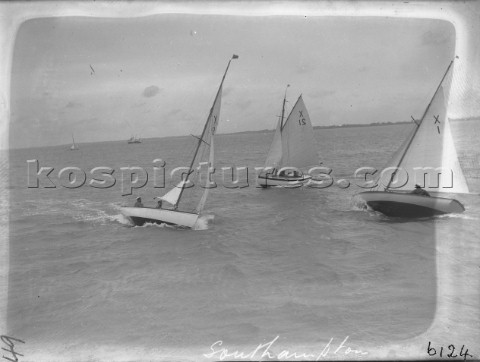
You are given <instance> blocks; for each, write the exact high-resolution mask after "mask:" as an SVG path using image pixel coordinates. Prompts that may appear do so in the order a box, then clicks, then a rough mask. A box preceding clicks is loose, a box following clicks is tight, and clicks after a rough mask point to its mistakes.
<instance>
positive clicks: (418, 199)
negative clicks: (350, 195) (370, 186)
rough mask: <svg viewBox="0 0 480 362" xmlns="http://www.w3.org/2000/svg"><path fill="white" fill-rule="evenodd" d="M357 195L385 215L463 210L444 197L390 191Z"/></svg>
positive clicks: (433, 213) (398, 215)
mask: <svg viewBox="0 0 480 362" xmlns="http://www.w3.org/2000/svg"><path fill="white" fill-rule="evenodd" d="M357 196H358V197H359V198H360V199H361V200H363V201H364V202H365V203H366V204H367V205H368V206H369V207H370V208H371V209H373V210H375V211H379V212H381V213H382V214H385V215H387V216H397V217H409V218H415V217H429V216H434V215H442V214H451V213H462V212H463V211H465V208H464V207H463V205H462V204H461V203H460V202H458V201H457V200H455V199H449V198H446V197H435V196H423V195H418V194H412V193H401V192H392V191H367V192H361V193H359V194H358V195H357Z"/></svg>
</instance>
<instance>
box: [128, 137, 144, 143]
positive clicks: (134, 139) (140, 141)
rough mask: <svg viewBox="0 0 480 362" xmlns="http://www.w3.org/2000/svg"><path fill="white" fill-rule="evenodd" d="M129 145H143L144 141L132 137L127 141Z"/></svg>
mask: <svg viewBox="0 0 480 362" xmlns="http://www.w3.org/2000/svg"><path fill="white" fill-rule="evenodd" d="M127 142H128V143H142V140H141V139H140V138H137V136H132V137H130V139H129V140H128V141H127Z"/></svg>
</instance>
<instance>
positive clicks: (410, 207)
mask: <svg viewBox="0 0 480 362" xmlns="http://www.w3.org/2000/svg"><path fill="white" fill-rule="evenodd" d="M452 64H453V61H452V62H451V63H450V65H449V66H448V68H447V70H446V72H445V74H444V76H443V78H442V80H441V82H440V84H439V86H438V87H437V90H436V91H435V93H434V95H433V98H432V100H431V101H430V103H429V104H428V106H427V108H426V109H425V112H424V114H423V116H422V118H421V119H420V120H418V121H417V120H414V122H415V125H414V129H413V130H412V132H411V134H410V136H409V137H408V138H407V139H406V140H405V142H404V144H403V145H402V146H401V147H400V149H399V150H398V151H397V153H395V154H394V156H393V157H392V159H391V160H390V161H389V163H388V166H393V169H394V170H395V171H394V172H393V173H392V174H391V175H388V174H386V175H383V176H381V178H379V179H378V180H377V182H379V186H378V187H381V186H382V185H386V186H384V189H383V190H378V189H377V190H376V191H366V192H361V193H359V194H358V195H357V197H358V198H359V199H360V200H361V201H363V202H364V203H365V204H366V205H367V206H368V207H370V208H371V209H373V210H374V211H378V212H381V213H383V214H385V215H387V216H399V217H412V218H417V217H429V216H434V215H442V214H449V213H462V212H463V211H464V210H465V208H464V206H463V205H462V204H461V203H460V202H459V201H457V200H455V199H451V198H446V197H439V196H432V195H430V193H432V194H433V193H435V194H436V193H468V192H469V191H468V185H467V182H466V180H465V176H464V175H463V172H462V169H461V167H460V163H459V161H458V157H457V152H456V150H455V145H454V143H453V138H452V134H451V131H450V124H449V122H448V118H447V116H446V115H447V104H448V94H447V95H446V94H445V90H444V86H443V83H444V81H445V79H446V78H447V76H448V75H450V81H451V72H450V71H451V68H452ZM446 83H447V82H446ZM445 88H447V87H445ZM447 89H449V87H448V88H447ZM427 175H429V177H427ZM427 182H429V185H427ZM397 185H399V186H397ZM420 185H423V186H420ZM424 189H425V190H424ZM412 190H413V191H412ZM429 192H430V193H429Z"/></svg>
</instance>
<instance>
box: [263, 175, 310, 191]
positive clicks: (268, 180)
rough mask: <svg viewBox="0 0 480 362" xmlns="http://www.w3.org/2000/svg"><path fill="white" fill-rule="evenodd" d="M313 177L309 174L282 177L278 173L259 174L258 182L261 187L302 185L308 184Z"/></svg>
mask: <svg viewBox="0 0 480 362" xmlns="http://www.w3.org/2000/svg"><path fill="white" fill-rule="evenodd" d="M311 178H312V177H311V176H309V175H303V176H300V177H282V176H277V175H270V174H268V175H259V176H258V178H257V183H258V184H259V185H260V186H261V187H264V188H265V187H270V186H277V187H300V186H303V185H304V184H306V183H307V182H308V181H309V180H310V179H311Z"/></svg>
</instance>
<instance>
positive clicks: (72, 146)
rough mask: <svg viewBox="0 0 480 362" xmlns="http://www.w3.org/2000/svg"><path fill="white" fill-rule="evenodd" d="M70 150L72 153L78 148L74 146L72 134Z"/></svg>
mask: <svg viewBox="0 0 480 362" xmlns="http://www.w3.org/2000/svg"><path fill="white" fill-rule="evenodd" d="M70 150H72V151H75V150H78V146H77V145H76V144H75V138H73V133H72V145H71V146H70Z"/></svg>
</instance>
